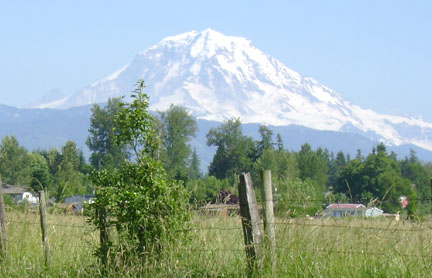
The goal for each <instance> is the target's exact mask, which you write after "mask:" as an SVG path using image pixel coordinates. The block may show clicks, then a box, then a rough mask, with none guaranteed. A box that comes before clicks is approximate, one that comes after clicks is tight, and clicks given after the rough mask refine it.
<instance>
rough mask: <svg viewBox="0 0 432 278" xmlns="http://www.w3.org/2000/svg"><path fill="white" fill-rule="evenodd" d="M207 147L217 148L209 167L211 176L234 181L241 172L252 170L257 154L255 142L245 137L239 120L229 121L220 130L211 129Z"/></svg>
mask: <svg viewBox="0 0 432 278" xmlns="http://www.w3.org/2000/svg"><path fill="white" fill-rule="evenodd" d="M207 145H208V146H216V147H217V150H216V154H215V156H214V157H213V161H212V162H211V163H210V166H209V175H214V176H216V177H217V178H219V179H225V178H229V179H232V180H233V181H234V180H235V178H234V177H236V176H237V175H238V174H240V173H241V172H249V171H250V170H251V168H252V156H253V155H254V153H255V147H254V141H253V140H252V138H250V137H247V136H244V135H243V133H242V129H241V122H240V120H239V119H231V120H228V121H227V122H226V123H224V124H222V125H220V126H219V127H218V128H212V129H210V131H209V132H208V134H207Z"/></svg>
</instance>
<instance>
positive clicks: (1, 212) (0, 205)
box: [0, 176, 7, 258]
mask: <svg viewBox="0 0 432 278" xmlns="http://www.w3.org/2000/svg"><path fill="white" fill-rule="evenodd" d="M0 225H1V235H0V237H1V239H0V244H1V248H0V252H1V254H0V258H4V257H6V252H7V230H6V209H5V203H4V199H3V184H2V179H1V176H0Z"/></svg>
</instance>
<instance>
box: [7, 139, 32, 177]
mask: <svg viewBox="0 0 432 278" xmlns="http://www.w3.org/2000/svg"><path fill="white" fill-rule="evenodd" d="M0 159H1V163H0V174H1V176H2V180H3V182H6V183H8V184H12V185H20V184H23V183H24V182H25V180H26V179H27V177H26V173H27V171H26V168H27V166H28V160H29V157H28V154H27V150H26V149H25V148H24V147H21V146H20V145H19V143H18V140H17V139H16V137H15V136H14V135H12V136H5V137H4V138H3V139H2V141H1V144H0Z"/></svg>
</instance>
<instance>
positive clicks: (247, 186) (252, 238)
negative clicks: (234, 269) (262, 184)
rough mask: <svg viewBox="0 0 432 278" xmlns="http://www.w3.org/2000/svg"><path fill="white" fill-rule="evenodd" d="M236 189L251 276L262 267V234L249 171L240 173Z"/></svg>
mask: <svg viewBox="0 0 432 278" xmlns="http://www.w3.org/2000/svg"><path fill="white" fill-rule="evenodd" d="M238 191H239V199H240V215H241V219H242V226H243V236H244V241H245V248H246V257H247V260H248V267H249V276H252V275H253V272H254V271H255V270H257V269H258V270H260V269H261V268H262V247H261V243H262V239H263V235H262V232H261V227H260V218H259V212H258V205H257V201H256V197H255V191H254V188H253V184H252V179H251V176H250V174H249V173H243V174H241V175H240V181H239V185H238Z"/></svg>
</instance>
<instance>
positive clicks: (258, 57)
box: [39, 29, 432, 150]
mask: <svg viewBox="0 0 432 278" xmlns="http://www.w3.org/2000/svg"><path fill="white" fill-rule="evenodd" d="M138 79H143V80H145V82H146V84H147V85H148V87H147V88H146V93H147V94H148V95H149V97H150V108H151V109H153V110H165V109H167V108H168V107H169V106H170V105H171V104H177V105H182V106H184V107H186V108H187V109H189V110H190V111H191V112H192V113H193V114H194V115H195V116H196V117H197V118H202V119H207V120H215V121H223V120H226V119H229V118H233V117H236V118H237V117H239V118H240V119H241V120H242V122H244V123H265V124H272V125H290V124H296V125H303V126H307V127H310V128H314V129H318V130H332V131H343V132H354V133H359V134H362V135H365V136H367V137H369V138H371V139H374V140H381V141H384V142H386V143H388V144H393V145H400V144H406V143H410V144H414V145H417V146H420V147H422V148H425V149H429V150H432V124H431V123H427V122H424V121H423V120H421V119H414V118H405V117H400V116H391V115H381V114H378V113H376V112H374V111H371V110H365V109H362V108H360V107H358V106H356V105H353V104H351V103H349V102H348V101H346V100H344V99H343V98H342V97H341V96H340V95H338V94H337V93H336V92H334V91H333V90H331V89H330V88H328V87H326V86H324V85H322V84H320V83H319V82H318V81H316V80H314V79H312V78H305V77H303V76H301V75H300V74H299V73H297V72H295V71H293V70H291V69H289V68H288V67H286V66H285V65H284V64H282V63H281V62H279V61H278V60H276V59H274V58H272V57H270V56H269V55H267V54H265V53H264V52H262V51H261V50H259V49H257V48H256V47H255V46H253V44H252V42H251V41H249V40H247V39H245V38H241V37H234V36H226V35H224V34H222V33H219V32H217V31H214V30H212V29H205V30H203V31H201V32H198V31H191V32H187V33H184V34H179V35H175V36H171V37H167V38H165V39H163V40H161V41H160V42H158V43H157V44H155V45H154V46H152V47H150V48H148V49H146V50H144V51H142V52H140V53H139V54H138V55H137V56H136V57H135V58H134V60H133V61H132V62H131V63H129V64H127V65H126V66H124V67H122V68H121V69H119V70H117V71H116V72H114V73H113V74H111V75H110V76H108V77H106V78H105V79H103V80H100V81H98V82H96V83H93V84H92V85H90V86H88V87H86V88H84V89H83V90H80V91H78V92H76V93H75V94H73V95H71V96H68V97H66V98H63V99H61V100H58V101H54V102H51V103H46V104H42V105H40V106H39V107H52V108H68V107H72V106H81V105H87V104H91V103H99V102H105V101H107V100H108V98H110V97H118V96H123V95H126V96H127V95H129V94H130V92H131V91H132V90H133V86H134V84H135V83H136V81H137V80H138Z"/></svg>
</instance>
